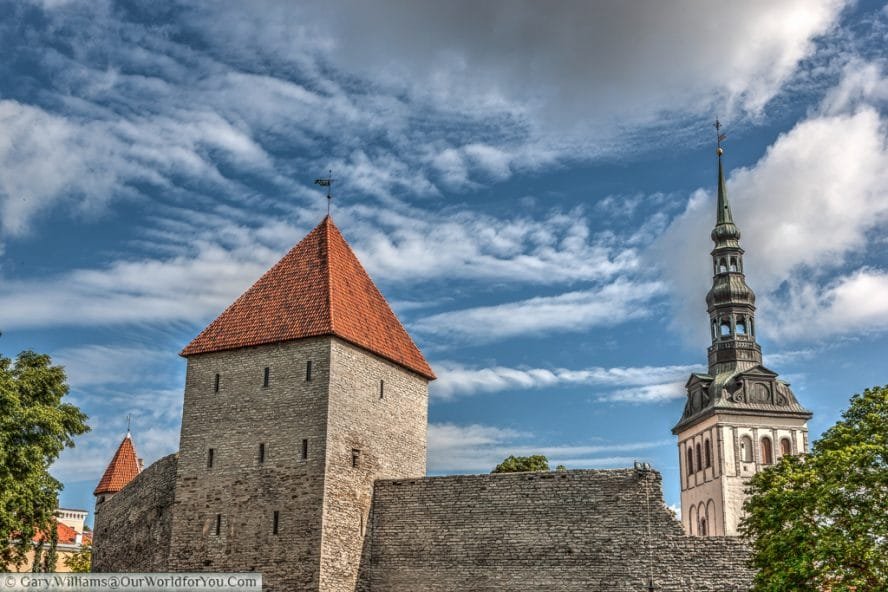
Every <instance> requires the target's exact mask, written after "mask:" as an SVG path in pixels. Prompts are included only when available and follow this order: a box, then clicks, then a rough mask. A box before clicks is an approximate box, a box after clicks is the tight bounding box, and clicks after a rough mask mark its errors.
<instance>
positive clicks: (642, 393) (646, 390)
mask: <svg viewBox="0 0 888 592" xmlns="http://www.w3.org/2000/svg"><path fill="white" fill-rule="evenodd" d="M686 381H687V378H686V377H685V379H684V380H681V381H675V382H669V383H663V384H649V385H643V386H638V387H633V388H627V389H621V390H619V391H615V392H612V393H609V394H607V395H605V396H604V397H602V400H604V401H617V402H621V403H662V402H663V401H671V400H673V399H683V398H684V397H685V396H686V395H687V391H686V390H685V387H684V385H685V382H686Z"/></svg>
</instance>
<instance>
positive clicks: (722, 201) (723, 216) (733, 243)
mask: <svg viewBox="0 0 888 592" xmlns="http://www.w3.org/2000/svg"><path fill="white" fill-rule="evenodd" d="M715 136H716V149H715V154H716V155H717V156H718V206H717V208H718V211H717V212H716V214H715V228H713V229H712V235H711V236H712V240H713V242H715V248H716V249H718V248H720V247H738V248H739V246H740V243H739V240H740V229H739V228H737V227H736V226H735V225H734V216H733V215H731V205H730V204H729V203H728V190H727V188H726V187H725V170H724V167H723V166H722V154H724V153H725V151H724V149H723V148H722V147H721V143H722V140H724V139H725V138H726V137H727V136H726V135H725V134H723V133H721V123H720V122H719V121H718V119H716V120H715Z"/></svg>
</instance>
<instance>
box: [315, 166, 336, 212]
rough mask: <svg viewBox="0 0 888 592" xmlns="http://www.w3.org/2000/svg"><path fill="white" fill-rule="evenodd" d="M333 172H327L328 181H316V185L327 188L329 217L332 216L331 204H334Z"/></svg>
mask: <svg viewBox="0 0 888 592" xmlns="http://www.w3.org/2000/svg"><path fill="white" fill-rule="evenodd" d="M333 180H334V179H333V171H332V170H330V171H327V178H326V179H323V178H322V179H315V185H320V186H321V187H326V188H327V215H328V216H329V215H330V204H331V203H332V202H333Z"/></svg>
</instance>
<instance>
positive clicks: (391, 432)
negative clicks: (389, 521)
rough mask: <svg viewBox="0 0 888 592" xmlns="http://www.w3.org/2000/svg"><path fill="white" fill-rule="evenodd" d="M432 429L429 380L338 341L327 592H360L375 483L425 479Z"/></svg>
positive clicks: (324, 573) (327, 483) (327, 501)
mask: <svg viewBox="0 0 888 592" xmlns="http://www.w3.org/2000/svg"><path fill="white" fill-rule="evenodd" d="M427 424H428V381H427V380H426V379H425V378H423V377H421V376H419V375H417V374H415V373H413V372H411V371H409V370H405V369H404V368H403V367H401V366H398V365H396V364H393V363H391V362H389V361H388V360H385V359H383V358H380V357H378V356H375V355H373V354H371V353H369V352H367V351H366V350H363V349H360V348H358V347H355V346H352V345H350V344H348V343H346V342H344V341H341V340H338V339H334V340H333V344H332V354H331V382H330V408H329V410H328V420H327V467H326V477H325V480H324V490H325V492H324V526H323V528H324V534H323V544H322V553H321V585H320V590H321V591H322V592H354V590H355V583H356V580H357V577H358V566H359V565H360V563H361V553H362V551H363V543H364V538H365V533H366V531H367V522H368V516H369V513H370V503H371V499H372V495H373V484H374V480H376V479H379V478H383V479H387V478H388V479H390V478H396V477H397V478H409V477H415V478H416V477H423V476H424V475H425V472H426V470H425V469H426V426H427ZM353 454H356V455H357V458H356V459H355V463H354V464H355V465H356V466H352V464H353V458H352V455H353Z"/></svg>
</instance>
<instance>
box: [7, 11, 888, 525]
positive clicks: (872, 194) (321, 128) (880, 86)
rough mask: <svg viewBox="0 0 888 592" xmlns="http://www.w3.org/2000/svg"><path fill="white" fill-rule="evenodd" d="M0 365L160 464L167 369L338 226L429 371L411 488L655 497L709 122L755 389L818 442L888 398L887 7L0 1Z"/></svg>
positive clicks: (698, 305)
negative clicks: (864, 402) (29, 360)
mask: <svg viewBox="0 0 888 592" xmlns="http://www.w3.org/2000/svg"><path fill="white" fill-rule="evenodd" d="M0 14H3V15H4V16H3V18H2V19H0V42H2V47H3V50H4V51H3V53H4V58H3V60H2V62H0V330H2V332H3V334H2V337H0V353H2V354H4V355H7V356H13V355H15V354H16V353H18V352H19V351H21V350H23V349H35V350H38V351H44V352H48V353H51V354H52V355H53V356H54V358H55V359H56V360H57V361H59V362H60V363H63V364H64V365H65V367H66V368H67V370H68V373H69V377H70V382H71V385H72V394H71V399H72V400H73V401H74V402H75V403H77V404H78V405H80V406H81V407H82V408H83V409H84V410H85V411H86V412H87V413H89V415H90V424H91V425H92V427H93V431H92V432H91V433H89V434H87V435H85V436H83V437H81V438H79V440H78V446H77V447H76V448H75V449H73V450H69V451H66V452H65V453H64V454H63V456H62V458H61V459H60V460H59V461H58V463H57V464H56V465H55V466H54V467H53V471H54V474H55V475H56V476H57V477H58V478H60V479H61V480H62V481H63V482H64V483H65V484H66V489H65V491H64V492H63V494H62V500H61V501H62V503H63V504H64V505H66V506H77V507H84V508H91V507H92V498H91V491H92V488H93V487H94V485H95V483H96V481H97V480H98V478H99V476H100V475H101V472H102V470H103V469H104V466H105V465H106V464H107V462H108V460H109V458H110V456H111V454H112V453H113V451H114V449H115V447H116V446H117V444H118V443H119V441H120V439H121V438H122V436H123V435H124V433H125V431H126V416H127V415H128V414H132V415H133V418H134V419H133V434H134V438H135V443H136V446H137V449H138V451H139V453H140V455H142V456H144V457H145V460H146V462H149V463H150V462H152V461H154V460H156V459H157V458H158V457H160V456H162V455H164V454H167V453H169V452H172V451H174V450H175V449H176V448H177V445H178V434H179V419H180V413H181V401H182V387H183V378H184V368H185V362H184V360H182V359H181V358H179V357H178V355H177V353H178V351H179V350H180V349H181V348H182V346H183V345H184V344H185V343H187V342H188V341H189V340H190V339H191V338H192V337H193V336H194V335H196V334H197V332H198V331H199V330H200V329H202V328H203V327H204V326H205V325H206V324H207V323H208V322H209V321H210V320H212V319H213V318H214V316H215V315H217V314H218V313H219V312H220V311H221V310H222V309H223V308H224V307H225V306H226V305H227V304H228V303H229V302H230V301H231V300H233V299H234V298H235V297H236V296H237V295H238V294H239V293H240V292H242V291H243V290H244V289H246V288H247V287H248V286H249V285H250V284H251V283H252V282H253V281H254V280H255V279H256V278H258V276H259V275H260V274H261V273H262V272H263V271H264V270H265V269H266V268H268V267H270V266H271V265H272V264H273V263H274V262H275V261H276V260H277V259H278V258H279V257H280V256H281V255H282V254H283V253H284V252H285V251H286V250H287V249H288V248H289V247H290V246H292V245H293V244H294V243H296V242H297V241H298V240H299V239H300V238H301V237H302V236H303V235H304V234H305V233H306V232H307V231H308V230H310V229H311V228H312V227H313V226H315V225H316V224H317V223H318V222H319V221H320V220H321V218H322V217H323V215H324V212H325V207H326V204H325V200H324V198H323V195H322V193H321V192H320V191H319V188H318V187H316V186H315V185H313V184H312V181H313V180H314V179H315V178H317V177H319V176H322V175H323V174H324V173H325V172H326V171H327V170H328V169H332V170H333V175H334V177H335V178H336V179H337V181H336V184H335V192H336V199H335V203H334V219H335V220H336V223H337V224H338V226H339V227H340V229H341V230H342V232H343V233H344V235H345V236H346V238H347V239H348V240H349V241H350V242H351V244H352V245H353V247H354V248H355V250H356V252H357V253H358V256H359V257H360V259H361V261H362V262H363V263H364V265H365V266H366V267H367V269H368V270H369V272H370V274H371V276H372V277H373V278H374V279H375V280H376V282H377V284H378V285H379V286H380V288H381V290H382V291H383V293H384V294H385V295H386V297H387V298H388V299H389V301H390V302H391V304H392V306H393V308H394V309H395V311H396V312H397V313H398V315H399V316H400V318H401V319H402V321H403V322H404V324H405V325H406V327H407V329H408V330H409V331H410V333H411V334H412V335H413V336H414V338H415V339H416V341H417V342H418V343H419V344H420V346H421V348H422V349H423V351H424V352H425V354H426V357H427V358H428V359H429V361H430V362H431V364H432V365H433V367H434V368H435V369H436V371H437V373H438V375H439V377H440V379H439V380H438V381H437V382H436V383H434V384H433V385H432V388H431V404H430V410H429V420H430V432H429V441H430V452H429V470H430V472H431V473H433V474H444V473H453V472H486V471H489V470H490V469H491V468H492V467H493V466H494V465H495V464H496V463H497V462H498V461H499V460H501V459H502V458H503V457H505V456H507V455H509V454H513V453H514V454H529V453H543V454H546V455H547V456H549V458H550V460H551V461H552V462H553V463H563V464H566V465H567V466H569V467H572V468H583V467H620V466H628V465H630V464H631V463H632V461H633V460H635V459H640V460H645V461H648V462H651V463H652V464H653V465H654V466H655V467H656V468H658V469H659V470H660V471H662V472H663V475H664V489H665V496H666V500H667V502H668V503H669V504H672V505H675V504H677V502H678V497H679V493H678V482H677V466H678V460H677V455H676V447H675V440H674V438H673V437H672V436H671V434H670V431H669V430H670V428H671V427H672V425H674V423H675V422H676V421H677V419H678V418H679V416H680V413H681V410H682V407H683V402H682V399H683V391H682V385H683V383H684V381H685V379H686V378H687V376H688V374H689V373H690V372H692V371H697V370H701V369H702V368H703V367H704V365H705V360H706V347H707V345H708V334H707V316H706V311H705V303H704V296H705V293H706V290H707V289H708V284H709V282H710V280H711V278H710V277H709V273H710V271H709V270H710V263H709V256H708V252H709V250H710V249H711V242H710V240H709V231H710V229H711V227H712V225H713V223H714V217H715V207H714V203H713V202H714V189H715V175H716V173H715V159H714V150H713V148H714V147H713V139H714V130H713V129H712V121H713V120H714V118H715V116H716V115H718V116H719V117H720V118H721V120H722V122H723V123H724V125H725V127H726V130H727V132H728V134H729V138H728V142H727V145H726V148H727V152H726V156H725V163H726V166H727V169H728V175H729V176H728V191H729V195H730V197H731V200H732V205H733V208H734V215H735V219H736V221H737V223H738V225H739V226H740V228H741V230H742V232H743V243H744V246H745V248H746V250H747V257H746V272H747V279H748V282H749V284H750V285H751V286H752V288H753V289H754V290H755V291H756V293H757V295H758V304H759V311H758V322H757V328H758V337H759V340H760V342H761V344H762V346H763V349H764V352H765V364H766V365H768V366H769V367H771V368H773V369H774V370H776V371H778V372H780V373H781V375H782V376H783V377H784V378H785V379H787V380H789V381H790V382H791V383H792V385H793V388H794V390H795V392H796V394H797V396H798V398H799V399H800V400H801V402H802V403H803V404H804V405H806V406H808V407H809V408H810V409H811V410H812V411H813V412H814V418H813V420H812V421H811V423H810V429H811V432H812V435H813V436H815V437H816V436H817V435H818V434H820V433H821V432H822V431H823V430H824V429H825V428H827V427H829V426H830V425H831V424H832V423H834V422H835V421H836V419H837V418H838V416H839V413H840V411H841V409H842V408H843V407H844V406H845V405H846V403H847V400H848V398H849V397H850V395H851V394H853V393H855V392H859V391H861V390H862V389H864V388H865V387H868V386H872V385H875V384H884V383H888V364H886V359H888V355H886V354H888V298H886V296H885V295H886V294H888V238H886V233H885V231H884V230H883V229H884V227H885V224H886V222H888V147H886V129H888V121H886V105H888V69H886V56H885V50H884V48H885V47H886V42H888V9H886V7H885V5H884V3H882V2H867V1H860V2H857V3H854V2H847V1H843V0H786V1H783V2H779V3H774V2H744V3H729V2H724V3H716V4H713V3H709V2H707V3H703V2H675V3H663V2H656V1H653V0H652V1H649V2H634V3H618V2H613V3H588V2H579V1H578V2H561V3H558V4H556V5H553V4H551V3H539V2H531V1H529V0H528V1H525V2H499V1H493V2H485V3H483V4H480V5H479V4H478V3H475V2H468V1H462V0H457V1H454V2H449V3H412V4H404V3H399V2H388V1H381V2H374V3H352V4H348V3H339V2H323V3H292V2H251V3H247V4H245V3H242V2H207V3H201V4H200V5H199V6H198V7H196V6H192V5H190V3H176V2H165V1H157V2H152V3H150V6H149V5H145V6H142V7H134V6H132V5H129V4H125V3H115V2H106V1H101V0H98V1H97V0H93V1H90V2H78V1H64V0H45V1H43V2H14V3H13V2H0Z"/></svg>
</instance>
